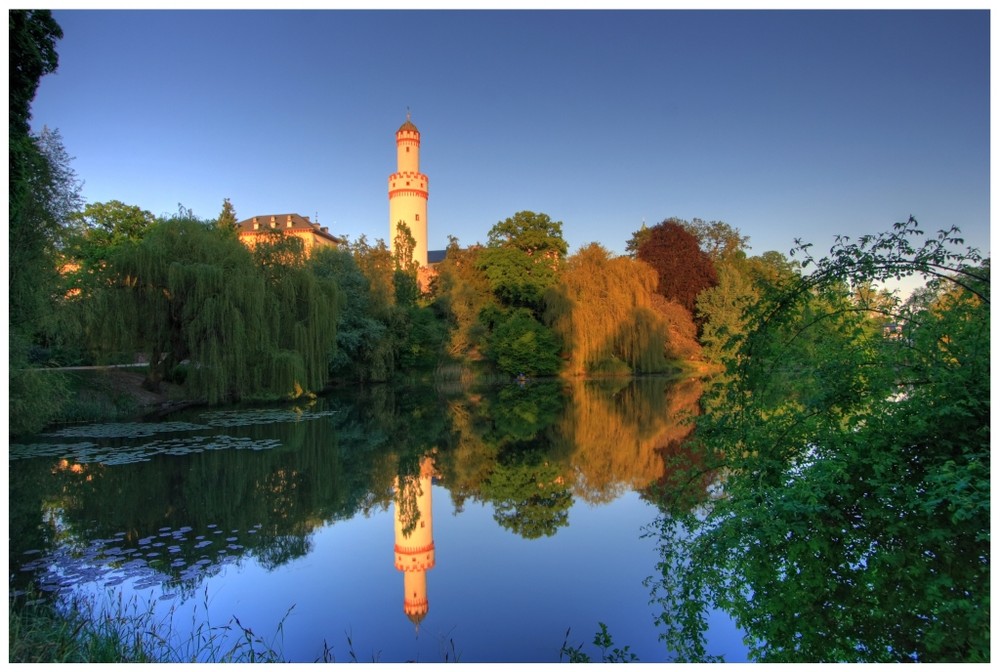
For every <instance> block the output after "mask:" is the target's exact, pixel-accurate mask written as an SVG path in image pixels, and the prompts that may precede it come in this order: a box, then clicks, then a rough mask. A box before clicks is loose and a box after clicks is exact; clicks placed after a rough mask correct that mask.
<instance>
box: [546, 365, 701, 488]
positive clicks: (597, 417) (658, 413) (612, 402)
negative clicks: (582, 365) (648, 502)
mask: <svg viewBox="0 0 1000 672" xmlns="http://www.w3.org/2000/svg"><path fill="white" fill-rule="evenodd" d="M571 390H572V396H571V399H572V403H570V404H567V407H566V413H565V414H564V415H563V417H562V420H561V422H560V426H559V432H558V433H557V435H556V436H557V439H556V440H557V441H561V442H564V443H565V444H566V445H567V446H568V448H569V449H571V450H572V458H571V460H572V465H573V469H574V476H575V481H574V493H575V494H576V495H577V496H579V497H581V498H583V499H584V500H586V501H589V502H608V501H612V500H614V499H616V498H617V497H619V496H620V495H621V494H622V493H623V492H625V491H627V490H634V489H640V488H645V487H646V486H648V485H649V484H651V483H654V482H657V481H661V480H663V479H664V478H665V477H666V475H667V468H666V463H665V460H664V458H665V455H666V452H665V451H666V450H667V449H668V447H669V446H670V445H672V444H676V443H677V442H679V441H681V440H683V439H684V437H686V436H687V435H688V434H690V432H691V426H690V425H689V424H688V422H687V420H688V419H690V418H691V417H692V416H694V415H697V413H698V399H699V397H700V396H701V384H700V382H699V381H697V380H684V381H677V380H671V379H667V378H663V377H647V378H626V379H621V378H620V379H606V380H598V381H585V380H573V381H572V382H571ZM685 458H686V456H685V455H683V454H682V455H681V459H685Z"/></svg>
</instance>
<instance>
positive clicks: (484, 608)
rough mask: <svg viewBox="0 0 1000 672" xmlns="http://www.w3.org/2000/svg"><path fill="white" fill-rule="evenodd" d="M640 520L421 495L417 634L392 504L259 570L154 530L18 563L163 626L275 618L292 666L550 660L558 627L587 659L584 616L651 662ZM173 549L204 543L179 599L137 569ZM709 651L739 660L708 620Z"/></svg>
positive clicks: (591, 629) (232, 544) (630, 500)
mask: <svg viewBox="0 0 1000 672" xmlns="http://www.w3.org/2000/svg"><path fill="white" fill-rule="evenodd" d="M655 515H656V509H655V507H653V506H651V505H649V504H648V503H646V502H644V501H642V500H641V499H640V498H639V496H638V495H637V494H635V493H628V494H626V495H624V496H622V497H620V498H618V499H617V500H615V501H614V502H611V503H609V504H605V505H601V506H593V505H589V504H586V503H584V502H581V501H578V502H577V503H576V504H575V505H574V506H573V507H572V508H571V509H570V511H569V518H570V524H569V526H568V527H565V528H561V529H560V530H559V531H558V533H557V534H555V535H554V536H551V537H543V538H539V539H533V540H525V539H523V538H521V537H519V536H517V535H516V534H513V533H511V532H509V531H507V530H504V529H503V528H501V527H499V526H498V525H497V524H496V523H495V521H494V520H493V517H492V516H493V511H492V507H490V506H489V505H488V504H482V503H479V502H473V501H466V503H465V505H464V509H463V511H462V512H461V513H454V511H453V507H452V504H451V501H450V497H449V493H448V491H447V490H446V489H444V488H443V487H441V486H434V489H433V516H434V542H435V547H436V549H437V553H436V555H437V562H436V565H435V567H434V568H433V569H431V570H430V571H428V573H427V592H428V599H429V605H430V606H429V611H428V614H427V616H426V618H425V619H424V620H423V621H422V622H421V623H420V627H419V630H418V629H416V628H415V627H414V625H413V624H412V623H411V622H410V621H409V620H408V619H407V618H406V617H405V615H404V614H403V608H402V604H403V574H402V573H401V572H399V571H397V570H396V569H395V567H394V566H393V550H392V549H393V520H392V511H391V510H376V511H374V512H373V513H372V514H371V515H369V516H367V517H365V516H355V517H354V518H352V519H350V520H345V521H340V522H337V523H335V524H328V525H326V526H324V527H321V528H319V529H317V530H316V531H315V532H314V533H313V534H312V536H311V539H310V542H311V543H310V545H311V548H312V550H311V551H310V552H309V553H308V554H306V555H305V556H303V557H299V558H295V559H293V560H291V561H290V562H288V563H286V564H284V565H281V566H279V567H277V568H275V569H271V570H269V569H266V568H264V567H263V566H261V565H260V564H259V563H258V562H257V561H256V560H254V559H253V558H252V557H249V556H245V555H244V556H239V555H238V550H239V549H238V546H239V542H240V540H241V538H243V537H244V535H248V534H254V533H256V532H257V531H256V530H241V531H229V530H225V531H224V530H220V529H207V530H192V529H190V528H180V529H176V530H175V529H169V528H164V529H162V530H161V531H159V532H158V533H157V534H156V535H153V536H151V537H146V538H143V539H141V540H139V545H138V547H137V548H136V549H135V550H133V551H132V552H126V549H124V548H123V545H122V544H121V536H122V535H117V538H113V539H107V540H98V541H94V542H91V543H90V544H89V545H88V546H87V547H86V548H84V549H77V550H76V551H72V552H70V551H68V550H63V551H59V552H58V553H57V554H56V555H55V556H50V557H47V558H40V557H35V558H33V559H32V560H30V561H31V562H33V563H37V564H39V565H44V564H47V565H48V566H49V569H48V571H47V572H46V576H48V577H50V579H51V580H52V582H53V584H52V587H55V586H56V585H58V584H59V583H63V584H77V585H78V590H80V591H83V592H86V593H90V594H92V595H95V596H97V597H102V596H106V595H109V594H110V593H109V592H108V591H109V589H111V588H115V589H117V590H121V592H122V595H123V596H124V597H125V600H126V602H127V601H128V600H131V599H141V600H143V601H144V602H145V601H147V600H151V601H152V602H153V604H152V608H153V609H155V610H156V612H157V614H158V618H160V619H167V618H169V619H172V621H173V626H174V628H175V629H177V628H181V629H183V627H186V625H187V624H190V623H191V618H192V615H195V616H199V617H204V616H206V615H207V616H208V618H209V620H210V622H212V623H213V624H220V623H224V622H226V621H228V620H229V619H230V618H232V617H233V616H237V617H238V618H239V620H240V623H242V624H243V625H244V626H246V627H250V628H251V629H252V630H253V631H254V632H255V633H257V634H258V635H263V636H265V638H269V637H270V636H273V635H275V633H277V632H278V629H279V624H280V625H281V626H282V627H281V632H282V634H281V639H280V642H279V641H276V642H275V643H276V645H277V644H279V643H280V649H281V651H283V652H284V655H285V656H286V657H288V658H289V659H291V660H293V661H298V662H313V661H315V660H318V659H320V658H321V657H322V655H323V643H324V641H325V642H326V644H327V645H328V646H329V647H330V649H331V650H332V652H333V655H334V657H335V659H336V660H337V661H338V662H346V661H349V660H351V656H350V653H349V649H350V650H351V651H353V652H354V654H355V655H356V656H357V658H358V659H359V660H361V661H370V660H372V659H373V658H374V659H375V660H379V661H384V662H391V661H408V660H416V661H420V662H441V661H443V660H444V659H445V655H446V654H448V655H450V656H452V657H453V656H454V655H455V653H457V654H458V655H459V657H460V660H461V661H463V662H477V661H490V660H503V661H510V662H530V661H549V662H555V661H557V660H558V658H559V648H560V646H561V645H562V643H563V641H564V640H566V636H567V635H566V630H567V628H569V630H570V632H569V640H568V643H569V644H570V645H572V646H576V645H580V644H582V645H583V648H584V651H587V652H589V653H590V654H591V655H597V656H598V657H599V655H600V654H599V652H598V651H597V650H595V649H594V647H593V646H592V644H591V641H592V639H593V637H594V633H595V632H597V630H598V627H599V626H598V623H599V622H603V623H605V624H607V626H608V630H609V632H610V634H611V635H612V637H613V638H614V642H615V645H616V646H618V647H621V646H624V645H628V646H629V647H630V651H631V652H632V653H635V654H636V655H637V656H638V657H639V659H640V660H641V661H643V662H654V661H662V660H664V659H665V658H666V652H665V650H664V648H663V645H662V644H661V643H660V642H659V641H658V631H657V629H656V628H655V626H654V625H653V613H654V612H653V607H652V606H649V605H648V602H649V591H648V589H646V588H645V587H644V586H643V585H642V582H643V579H645V578H646V577H647V576H649V574H650V573H651V572H652V570H653V568H654V566H655V563H656V560H657V557H658V556H657V553H656V550H655V547H654V541H653V540H652V539H649V538H640V532H641V530H640V527H641V526H642V525H643V524H645V523H648V522H650V521H652V519H653V518H654V517H655ZM206 542H211V543H206ZM183 544H187V545H189V546H190V545H195V546H197V545H198V544H205V547H204V549H203V550H204V552H203V558H202V559H201V560H198V561H195V562H192V563H190V565H189V566H188V567H187V568H186V569H185V570H183V571H182V573H181V579H182V583H188V585H187V589H186V590H184V591H178V587H177V585H176V582H174V585H171V584H170V583H166V582H165V580H166V579H167V576H166V575H165V574H163V573H160V572H157V571H156V570H154V569H153V568H152V567H150V563H151V562H154V561H156V560H158V559H162V558H163V557H166V558H169V557H170V556H171V555H177V554H178V553H177V550H178V549H179V548H180V546H181V545H183ZM154 554H156V555H154ZM205 596H207V605H206V601H205ZM185 597H187V598H190V599H187V600H186V601H184V599H183V598H185ZM289 608H291V612H290V613H288V615H287V616H286V612H288V610H289ZM206 609H207V614H206ZM283 619H284V621H283V623H282V620H283ZM237 634H238V633H237ZM234 636H235V635H234ZM348 637H350V639H351V646H350V647H349V646H348V643H347V638H348ZM708 642H709V651H710V652H713V653H721V654H723V655H725V657H726V660H727V661H730V662H736V661H744V660H745V656H746V647H745V646H743V644H742V642H741V641H740V635H739V633H738V632H737V631H736V630H735V628H734V627H733V625H732V624H731V623H730V622H729V621H728V619H726V618H725V617H724V615H719V616H718V617H715V618H712V619H711V627H710V630H709V633H708ZM452 646H454V650H453V649H452ZM275 648H278V647H277V646H276V647H275Z"/></svg>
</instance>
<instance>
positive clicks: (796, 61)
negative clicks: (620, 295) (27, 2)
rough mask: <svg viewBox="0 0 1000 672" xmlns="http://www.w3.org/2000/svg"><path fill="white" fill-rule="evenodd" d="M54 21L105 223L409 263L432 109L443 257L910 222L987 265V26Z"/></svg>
mask: <svg viewBox="0 0 1000 672" xmlns="http://www.w3.org/2000/svg"><path fill="white" fill-rule="evenodd" d="M54 15H55V18H56V20H57V21H58V22H59V24H60V25H61V26H62V28H63V31H64V33H65V37H64V38H63V39H62V40H61V41H60V42H59V43H58V51H59V57H60V60H59V70H58V72H57V73H55V74H53V75H49V76H47V77H45V78H44V79H43V80H42V84H41V86H40V87H39V92H38V96H37V97H36V99H35V102H34V105H33V108H32V109H33V122H32V123H33V126H34V128H35V129H36V130H37V129H40V128H41V127H42V125H48V126H49V127H54V128H58V129H59V130H60V132H61V133H62V136H63V140H64V143H65V146H66V150H67V152H68V153H69V155H70V156H73V157H75V159H74V162H73V168H74V169H75V170H76V172H77V174H78V176H79V177H80V178H81V179H82V180H84V181H85V185H84V190H83V191H84V196H85V198H86V199H87V201H88V202H96V201H107V200H112V199H117V200H121V201H124V202H126V203H129V204H134V205H138V206H140V207H142V208H145V209H147V210H150V211H152V212H153V213H154V214H157V215H159V214H165V213H172V212H176V210H177V205H178V203H181V204H183V205H184V206H185V207H188V208H191V209H192V210H194V212H195V214H196V215H198V216H200V217H203V218H214V217H216V216H217V215H218V213H219V211H220V209H221V206H222V201H223V199H224V198H227V197H228V198H229V199H231V201H232V203H233V205H234V206H235V208H236V213H237V216H238V217H239V218H240V219H243V218H247V217H251V216H254V215H263V214H272V213H286V212H297V213H299V214H302V215H306V216H309V217H310V218H314V217H315V215H316V213H318V215H319V221H320V223H321V224H323V225H325V226H329V227H330V230H331V232H333V233H337V234H343V235H347V236H349V237H350V238H352V239H355V238H357V237H358V236H359V235H361V234H366V235H367V236H368V238H369V239H370V240H374V239H376V238H385V239H387V238H388V229H389V222H388V197H387V193H386V179H387V177H388V176H389V174H390V173H392V172H393V171H394V170H395V137H394V134H395V131H396V129H397V128H398V127H399V125H400V124H401V123H402V122H403V121H404V120H405V118H406V110H407V107H409V108H410V110H411V111H412V118H413V122H414V123H415V124H416V125H417V127H418V128H419V129H420V132H421V136H422V147H421V169H422V171H423V172H425V173H426V174H427V175H428V176H429V179H430V200H429V202H428V222H429V228H430V241H429V242H430V247H431V249H440V248H443V247H445V245H446V244H447V236H448V235H449V234H451V235H454V236H457V237H458V239H459V241H460V243H462V244H471V243H474V242H477V241H482V242H485V240H486V237H487V232H488V231H489V229H490V227H491V226H493V225H494V224H495V223H496V222H497V221H499V220H502V219H505V218H507V217H509V216H511V215H513V214H514V213H515V212H517V211H519V210H533V211H535V212H544V213H546V214H548V215H549V216H550V217H552V219H554V220H558V221H561V222H562V223H563V234H564V237H565V238H566V240H567V242H568V243H569V245H570V250H571V252H572V251H574V250H576V249H578V248H579V247H580V246H581V245H584V244H586V243H589V242H591V241H598V242H600V243H602V244H603V245H605V246H606V247H607V248H609V249H610V250H612V251H614V252H618V253H621V252H624V246H625V241H626V240H628V238H629V237H630V235H631V233H632V232H633V231H635V230H636V229H637V228H639V226H640V225H641V223H642V222H643V220H645V221H646V222H647V223H648V224H654V223H656V222H659V221H662V220H663V219H666V218H668V217H673V216H676V217H680V218H683V219H688V220H690V219H693V218H701V219H704V220H706V221H711V220H722V221H725V222H727V223H729V224H731V225H732V226H735V227H737V228H738V229H740V231H741V232H742V233H743V234H744V235H748V236H750V244H751V248H752V253H756V254H759V253H762V252H765V251H767V250H772V249H774V250H779V251H781V252H784V253H787V252H788V250H789V249H790V248H791V247H792V245H793V239H794V238H795V237H797V236H798V237H803V238H805V239H806V240H807V241H810V242H812V243H814V244H815V245H816V249H818V250H820V251H825V250H827V249H828V248H829V246H830V243H831V242H832V240H833V236H834V234H837V233H842V234H848V235H852V236H857V235H860V234H862V233H873V232H876V231H880V230H886V229H888V228H889V227H891V226H892V224H893V223H894V222H896V221H901V220H905V219H906V218H907V217H908V216H909V215H911V214H912V215H914V216H915V217H917V219H918V220H919V221H920V223H921V224H922V225H923V226H924V227H925V229H926V230H928V231H935V230H937V229H939V228H945V227H947V226H950V225H953V224H954V225H958V226H959V227H960V228H961V229H962V232H963V233H964V234H965V237H966V241H967V243H968V244H971V245H974V246H976V247H979V248H980V249H981V250H982V251H983V252H988V251H989V216H990V209H989V206H990V189H989V186H990V179H989V176H990V174H989V170H990V96H989V87H990V70H989V65H990V19H989V13H988V12H987V11H847V12H833V11H677V10H660V11H617V12H616V11H484V10H476V11H430V10H425V11H398V10H383V11H334V10H325V11H304V10H298V11H259V10H258V11H249V10H244V11H239V10H228V11H124V10H117V11H93V10H77V11H73V10H62V11H55V12H54Z"/></svg>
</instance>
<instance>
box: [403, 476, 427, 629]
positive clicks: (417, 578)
mask: <svg viewBox="0 0 1000 672" xmlns="http://www.w3.org/2000/svg"><path fill="white" fill-rule="evenodd" d="M433 475H434V460H433V458H431V457H424V458H422V459H421V460H420V474H419V476H415V475H410V476H404V477H403V478H402V479H400V478H399V477H397V478H396V496H395V499H394V501H393V505H394V509H395V511H394V515H393V518H394V523H395V528H396V548H395V552H396V569H398V570H399V571H401V572H403V612H404V613H405V614H406V617H407V618H409V619H410V620H411V621H413V623H414V625H416V626H418V627H419V626H420V622H421V621H422V620H424V616H426V615H427V608H428V603H427V570H429V569H432V568H433V567H434V534H433V529H432V525H431V478H432V477H433Z"/></svg>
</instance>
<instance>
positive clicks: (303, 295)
mask: <svg viewBox="0 0 1000 672" xmlns="http://www.w3.org/2000/svg"><path fill="white" fill-rule="evenodd" d="M263 253H264V251H262V253H261V254H257V255H256V256H257V258H258V259H260V258H261V256H262V254H263ZM271 256H272V257H274V256H275V255H271ZM277 256H281V255H277ZM265 270H266V271H267V272H265ZM104 272H105V280H104V283H103V287H102V288H101V290H100V291H97V292H95V293H94V295H93V299H92V301H93V308H94V309H93V310H92V311H91V313H90V315H91V324H90V325H89V326H90V330H89V331H90V333H91V335H92V337H93V338H94V339H95V346H96V347H97V348H98V349H100V350H103V351H105V352H119V353H126V354H141V355H143V356H145V357H147V358H148V362H149V368H148V370H147V376H146V381H145V384H146V386H147V387H148V388H150V389H157V388H158V387H159V385H160V383H161V381H163V380H165V379H171V378H172V377H173V376H174V375H175V371H177V367H178V366H180V365H181V364H182V363H185V362H186V363H187V374H186V379H185V388H186V393H187V395H188V396H189V397H192V398H196V399H202V400H204V401H207V402H208V403H219V402H223V401H228V400H235V399H241V398H254V397H276V396H283V395H291V396H295V395H297V394H299V393H301V392H302V391H303V390H308V389H318V388H319V387H320V386H321V385H322V383H323V382H324V381H325V375H326V361H327V360H326V358H327V355H328V353H329V349H330V346H331V343H332V342H333V341H334V339H335V338H336V319H337V310H338V307H339V294H338V292H337V289H336V285H335V283H333V282H332V281H330V280H321V279H319V278H317V277H315V276H311V275H310V274H309V273H308V272H307V271H306V270H305V269H304V268H303V267H302V266H301V265H300V264H298V263H297V262H296V263H291V264H288V265H287V267H285V268H282V269H280V272H275V269H274V268H267V269H265V268H264V267H263V266H261V265H260V264H259V263H255V259H254V256H252V255H251V253H250V252H249V251H247V249H246V248H245V247H244V246H243V245H242V244H241V243H240V242H239V241H238V240H236V239H235V238H234V237H233V236H231V235H227V234H225V233H224V232H221V231H219V230H218V229H214V228H212V227H211V226H209V225H208V224H207V223H205V222H202V221H199V220H197V219H194V218H190V217H177V218H174V219H170V220H166V221H160V222H158V223H157V224H156V225H154V226H153V227H152V228H151V229H150V231H149V232H148V233H147V235H146V236H145V237H144V238H143V239H142V241H141V242H139V243H138V244H137V245H132V246H127V247H123V248H121V249H119V250H116V251H115V252H114V254H113V255H112V256H111V257H110V258H109V263H108V264H107V266H106V268H105V271H104Z"/></svg>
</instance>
